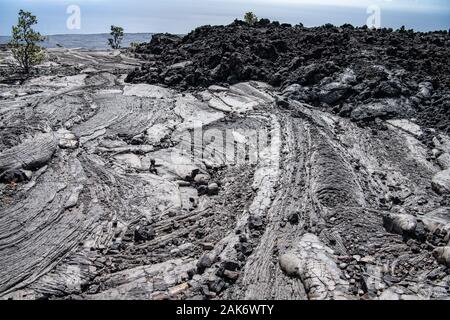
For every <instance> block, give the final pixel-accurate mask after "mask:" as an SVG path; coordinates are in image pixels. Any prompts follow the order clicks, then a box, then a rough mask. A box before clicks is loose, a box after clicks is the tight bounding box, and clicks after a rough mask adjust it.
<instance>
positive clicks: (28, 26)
mask: <svg viewBox="0 0 450 320" xmlns="http://www.w3.org/2000/svg"><path fill="white" fill-rule="evenodd" d="M35 24H37V18H36V16H34V15H32V14H31V13H30V12H27V11H23V10H20V11H19V18H18V21H17V25H16V26H13V27H12V36H11V40H10V41H9V46H10V48H11V51H12V54H13V57H14V59H16V60H17V62H18V64H19V66H20V67H21V68H22V70H23V72H24V73H26V74H28V73H29V72H30V70H31V68H32V66H34V65H36V64H39V63H41V62H42V61H43V60H44V57H45V54H44V50H43V49H42V48H41V47H40V46H38V45H37V44H36V43H38V42H42V41H44V37H42V36H41V34H40V33H39V32H36V31H34V30H33V28H32V26H33V25H35Z"/></svg>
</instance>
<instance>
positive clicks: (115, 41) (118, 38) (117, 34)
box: [108, 26, 123, 49]
mask: <svg viewBox="0 0 450 320" xmlns="http://www.w3.org/2000/svg"><path fill="white" fill-rule="evenodd" d="M110 35H111V37H112V38H109V39H108V43H109V45H110V46H111V48H113V49H119V48H120V44H121V43H122V40H123V28H122V27H117V26H111V33H110Z"/></svg>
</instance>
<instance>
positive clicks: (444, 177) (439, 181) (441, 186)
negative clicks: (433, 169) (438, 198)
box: [431, 169, 450, 194]
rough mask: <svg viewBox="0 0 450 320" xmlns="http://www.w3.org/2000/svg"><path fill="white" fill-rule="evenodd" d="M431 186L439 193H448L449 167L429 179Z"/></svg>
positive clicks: (449, 187) (449, 182)
mask: <svg viewBox="0 0 450 320" xmlns="http://www.w3.org/2000/svg"><path fill="white" fill-rule="evenodd" d="M431 186H432V188H433V190H434V191H436V192H437V193H439V194H445V193H450V169H446V170H444V171H440V172H438V173H436V174H435V175H434V176H433V179H432V180H431Z"/></svg>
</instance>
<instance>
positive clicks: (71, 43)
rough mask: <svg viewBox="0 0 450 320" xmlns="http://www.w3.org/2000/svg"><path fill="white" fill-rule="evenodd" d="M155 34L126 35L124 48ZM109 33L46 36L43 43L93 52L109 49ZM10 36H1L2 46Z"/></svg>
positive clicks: (44, 45)
mask: <svg viewBox="0 0 450 320" xmlns="http://www.w3.org/2000/svg"><path fill="white" fill-rule="evenodd" d="M152 34H153V33H125V34H124V38H123V41H122V47H124V48H126V47H129V46H130V45H131V43H132V42H149V41H150V39H151V38H152ZM110 37H111V36H110V34H109V33H94V34H53V35H46V36H45V38H46V40H45V41H43V42H41V44H40V45H41V46H42V47H44V48H57V47H63V48H70V49H72V48H83V49H91V50H102V49H109V48H110V47H109V45H108V38H110ZM9 39H10V37H9V36H0V44H5V43H7V42H8V41H9Z"/></svg>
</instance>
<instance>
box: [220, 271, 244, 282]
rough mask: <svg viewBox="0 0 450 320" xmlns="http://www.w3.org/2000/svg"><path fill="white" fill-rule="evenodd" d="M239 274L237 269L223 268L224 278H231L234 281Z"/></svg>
mask: <svg viewBox="0 0 450 320" xmlns="http://www.w3.org/2000/svg"><path fill="white" fill-rule="evenodd" d="M239 274H240V273H239V271H231V270H225V271H224V272H223V276H224V277H225V278H227V279H230V280H233V281H235V280H237V278H239Z"/></svg>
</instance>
